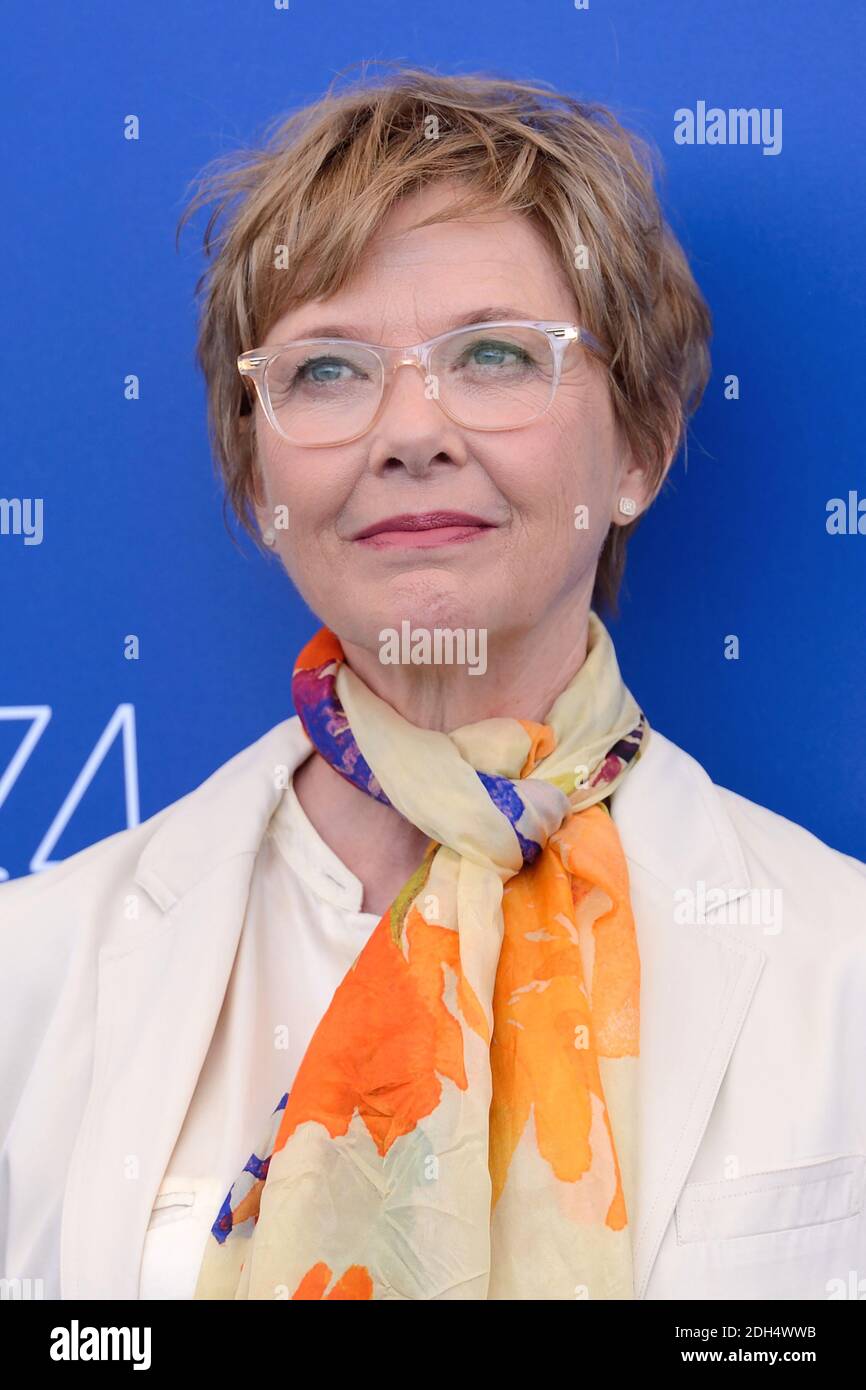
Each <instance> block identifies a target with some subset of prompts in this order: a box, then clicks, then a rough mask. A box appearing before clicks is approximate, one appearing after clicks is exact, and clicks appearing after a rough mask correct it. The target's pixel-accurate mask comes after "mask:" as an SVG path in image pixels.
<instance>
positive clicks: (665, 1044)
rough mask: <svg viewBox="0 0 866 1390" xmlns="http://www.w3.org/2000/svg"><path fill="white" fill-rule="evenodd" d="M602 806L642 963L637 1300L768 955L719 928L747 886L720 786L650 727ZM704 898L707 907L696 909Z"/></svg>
mask: <svg viewBox="0 0 866 1390" xmlns="http://www.w3.org/2000/svg"><path fill="white" fill-rule="evenodd" d="M611 812H612V815H613V819H614V821H615V822H616V824H617V828H618V830H619V833H620V839H621V842H622V845H623V850H624V852H625V855H626V858H627V860H628V865H629V877H630V884H631V901H632V908H633V912H634V916H635V923H636V928H637V934H638V947H639V952H640V960H641V1017H640V1058H639V1064H638V1096H639V1100H638V1133H637V1148H636V1175H635V1182H634V1199H633V1213H632V1225H633V1242H634V1243H633V1261H634V1280H635V1297H636V1298H643V1297H644V1296H645V1294H646V1290H647V1284H648V1282H649V1278H650V1275H651V1273H652V1268H653V1264H654V1262H655V1259H656V1256H657V1254H658V1250H659V1246H660V1244H661V1241H662V1238H663V1236H664V1233H665V1230H666V1228H667V1226H668V1223H669V1221H670V1219H671V1216H672V1215H673V1212H674V1208H675V1206H676V1203H677V1200H678V1198H679V1195H680V1192H681V1191H682V1188H683V1185H684V1184H685V1181H686V1178H687V1176H688V1173H689V1169H690V1168H691V1166H692V1163H693V1161H694V1158H695V1155H696V1153H697V1150H698V1147H699V1145H700V1143H701V1139H702V1138H703V1135H704V1132H705V1130H706V1127H707V1123H708V1121H709V1118H710V1115H711V1113H712V1109H713V1105H714V1104H715V1100H716V1096H717V1095H718V1092H719V1087H720V1086H721V1083H722V1079H723V1077H724V1074H725V1070H726V1067H727V1065H728V1061H729V1059H730V1056H731V1053H732V1051H733V1048H734V1045H735V1043H736V1041H737V1038H738V1036H739V1034H740V1030H741V1029H742V1027H743V1024H744V1022H745V1019H746V1015H747V1012H748V1009H749V1005H750V1003H751V1000H752V996H753V993H754V990H755V986H756V985H757V982H758V977H759V975H760V973H761V970H762V968H763V965H764V961H765V959H766V956H765V953H764V952H763V951H762V950H760V948H759V947H757V946H753V945H750V944H748V943H747V942H745V941H744V940H743V939H742V937H738V936H737V935H735V934H734V933H732V932H730V931H729V930H727V929H726V927H725V926H723V925H718V917H719V913H720V911H721V908H722V906H723V905H726V904H727V903H729V902H733V901H735V900H737V899H738V898H741V897H742V896H743V895H744V894H745V893H747V892H748V891H749V888H750V881H749V874H748V869H747V866H746V863H745V859H744V857H743V852H742V848H741V846H740V843H739V840H738V838H737V836H736V834H735V832H734V829H733V827H732V826H731V824H730V821H729V819H728V817H727V814H726V812H725V810H724V807H723V805H722V802H721V799H720V797H719V795H718V792H717V790H716V788H715V787H714V786H713V784H712V782H711V780H710V778H709V777H708V775H707V773H706V772H705V771H704V769H703V768H702V767H700V765H699V764H698V763H696V762H695V761H694V759H693V758H691V757H689V755H688V754H687V753H685V752H684V751H683V750H682V749H680V748H678V747H677V746H676V745H675V744H673V743H671V742H670V741H669V740H668V739H666V738H664V736H663V735H661V734H659V733H658V732H656V731H655V730H653V731H652V733H651V736H650V742H649V744H648V747H647V751H646V754H645V755H644V756H642V758H641V760H640V762H639V763H638V764H637V765H636V766H635V768H634V769H633V771H632V773H631V774H630V775H629V777H627V778H625V780H624V782H623V783H622V784H621V786H620V788H619V789H618V790H617V791H616V792H615V793H614V796H613V797H612V799H611ZM686 893H688V894H693V895H694V899H695V903H696V912H695V914H694V915H695V917H696V918H697V920H695V921H691V922H689V921H686V922H684V921H682V920H681V918H682V916H683V915H684V914H683V912H682V910H681V907H682V904H683V901H684V899H683V895H684V894H686ZM704 894H705V895H706V901H707V902H708V903H709V902H712V903H713V904H714V910H713V911H709V910H707V911H706V913H705V914H704V913H703V912H702V903H703V901H704V896H703V895H704ZM678 905H679V910H678ZM678 918H679V919H680V920H678ZM702 918H703V920H702ZM720 1176H722V1175H721V1174H720Z"/></svg>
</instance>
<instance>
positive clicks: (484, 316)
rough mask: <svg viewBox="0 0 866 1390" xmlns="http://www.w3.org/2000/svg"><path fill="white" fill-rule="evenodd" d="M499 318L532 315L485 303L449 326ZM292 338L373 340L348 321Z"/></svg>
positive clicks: (307, 330) (320, 326)
mask: <svg viewBox="0 0 866 1390" xmlns="http://www.w3.org/2000/svg"><path fill="white" fill-rule="evenodd" d="M500 319H531V320H533V322H534V315H532V314H530V313H528V312H527V311H526V310H525V309H515V308H514V306H513V305H510V304H485V305H482V307H481V308H479V309H468V310H467V311H466V313H465V314H458V315H457V316H456V317H453V318H451V319H450V320H449V327H451V328H467V327H468V326H469V325H470V324H473V323H494V322H496V321H497V320H500ZM442 332H443V333H447V332H448V329H447V328H443V329H442ZM431 336H435V334H431ZM293 338H294V339H300V338H354V339H356V340H358V341H360V342H365V343H369V342H372V341H373V340H372V339H371V338H368V337H367V335H366V334H365V333H361V332H360V331H359V330H358V328H357V327H355V325H353V324H348V323H314V324H311V325H310V327H309V328H305V329H304V330H303V332H301V333H297V332H296V333H295V334H294V335H293ZM293 338H289V339H286V341H287V342H291V341H292V340H293Z"/></svg>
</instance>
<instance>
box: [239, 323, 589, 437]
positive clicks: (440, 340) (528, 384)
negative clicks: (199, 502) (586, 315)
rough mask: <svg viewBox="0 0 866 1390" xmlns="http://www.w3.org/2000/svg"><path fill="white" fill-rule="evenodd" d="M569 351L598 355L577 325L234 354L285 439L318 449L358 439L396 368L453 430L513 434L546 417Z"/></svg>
mask: <svg viewBox="0 0 866 1390" xmlns="http://www.w3.org/2000/svg"><path fill="white" fill-rule="evenodd" d="M571 344H580V345H581V346H583V347H586V348H588V349H589V350H590V351H591V352H593V353H595V354H597V355H599V356H604V351H603V349H602V346H601V344H600V343H599V341H598V339H597V338H594V337H593V335H592V334H591V333H589V332H587V330H586V329H584V328H580V327H578V325H577V324H574V323H551V322H547V321H542V322H529V321H524V320H519V321H505V322H499V323H475V324H472V325H470V326H469V327H467V328H456V329H452V330H451V331H450V332H448V333H440V334H439V335H438V337H436V338H430V339H428V340H427V342H426V343H416V344H415V345H414V347H382V346H380V345H379V344H376V343H362V342H357V341H356V340H354V339H351V338H303V339H298V340H296V341H295V342H291V343H283V344H281V345H279V346H277V347H269V348H261V349H250V350H249V351H247V352H243V353H241V355H240V356H239V357H238V371H239V372H240V373H241V375H242V376H243V377H244V379H245V381H246V382H247V389H248V390H249V389H250V384H252V385H254V386H255V390H256V392H257V393H258V398H259V401H260V402H261V405H262V409H263V410H264V412H265V415H266V416H267V418H268V421H269V423H270V424H271V425H272V426H273V428H274V429H275V430H276V431H277V433H278V434H280V435H282V437H283V439H286V440H287V441H288V442H289V443H290V444H297V445H303V446H305V447H307V448H319V447H325V446H328V445H333V444H348V443H350V442H351V441H352V440H353V439H357V438H359V436H360V435H362V434H365V433H366V431H367V430H368V429H370V427H371V425H373V424H374V422H375V420H376V419H377V417H378V415H379V412H380V411H381V409H382V406H383V403H384V401H385V399H386V396H387V393H388V390H389V389H390V386H391V383H392V382H393V380H394V376H395V374H396V372H397V369H398V368H399V367H403V366H411V367H417V368H418V369H419V370H420V371H421V372H422V373H423V375H424V382H425V394H426V395H427V397H428V399H431V400H435V401H436V402H437V403H438V404H439V406H440V407H441V409H442V410H443V411H444V412H445V414H446V415H447V416H448V417H449V418H450V419H451V420H453V421H454V422H455V423H456V424H458V425H462V426H463V427H464V428H466V429H472V430H513V429H520V428H521V427H522V426H523V425H529V424H531V423H532V421H533V420H537V419H538V417H539V416H540V415H544V413H545V412H546V411H547V410H549V409H550V406H551V403H552V401H553V398H554V396H555V394H556V388H557V386H558V385H559V382H560V378H561V376H562V371H563V361H564V357H565V353H566V350H567V349H568V347H569V346H570V345H571Z"/></svg>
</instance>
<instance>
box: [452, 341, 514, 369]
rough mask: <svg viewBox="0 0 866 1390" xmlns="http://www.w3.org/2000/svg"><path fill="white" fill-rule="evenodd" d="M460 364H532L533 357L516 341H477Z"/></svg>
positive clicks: (496, 365) (474, 365)
mask: <svg viewBox="0 0 866 1390" xmlns="http://www.w3.org/2000/svg"><path fill="white" fill-rule="evenodd" d="M460 365H461V366H465V365H471V366H473V367H476V366H477V367H512V366H532V358H531V357H530V355H529V353H528V352H526V351H525V350H524V349H523V348H521V347H518V346H517V345H516V344H514V343H500V342H494V341H489V342H483V343H475V344H474V345H473V346H472V347H471V348H468V349H467V352H466V354H465V355H464V358H463V361H462V362H461V364H460Z"/></svg>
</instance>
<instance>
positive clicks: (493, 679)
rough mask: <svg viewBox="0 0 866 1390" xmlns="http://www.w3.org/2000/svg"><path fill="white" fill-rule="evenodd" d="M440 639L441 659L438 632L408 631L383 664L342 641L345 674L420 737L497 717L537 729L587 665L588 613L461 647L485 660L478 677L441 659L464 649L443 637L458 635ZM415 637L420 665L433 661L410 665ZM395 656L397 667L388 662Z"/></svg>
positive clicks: (467, 667)
mask: <svg viewBox="0 0 866 1390" xmlns="http://www.w3.org/2000/svg"><path fill="white" fill-rule="evenodd" d="M439 631H440V637H439V639H438V641H439V644H440V645H439V649H438V652H437V649H436V646H435V640H434V639H435V634H436V629H427V630H426V631H425V630H423V629H422V630H421V633H422V636H421V637H418V636H417V634H418V632H419V629H418V628H414V627H410V624H409V623H406V624H405V625H404V627H403V630H402V631H400V632H398V634H397V640H396V641H395V642H394V643H393V644H392V645H391V646H390V647H384V648H383V651H382V655H381V656H380V653H378V652H371V651H370V650H369V648H366V647H359V646H355V645H354V644H353V643H351V642H345V641H344V642H343V651H344V653H345V656H346V660H347V662H348V664H349V666H350V667H351V668H352V670H353V671H354V673H355V674H356V675H357V676H359V677H360V679H361V680H362V681H364V683H365V684H366V685H367V687H368V688H369V689H370V690H372V691H373V694H374V695H378V696H379V698H380V699H381V700H385V701H386V703H387V704H389V705H390V706H391V707H392V709H395V710H396V711H397V713H398V714H401V715H402V716H403V718H404V719H407V720H408V721H409V723H410V724H414V725H416V727H418V728H420V729H436V730H439V731H440V732H443V733H451V732H452V730H454V729H459V728H461V727H462V726H463V725H465V724H476V723H478V722H479V721H480V720H483V719H494V718H502V717H505V718H514V719H533V720H536V721H538V722H539V723H540V722H542V721H543V719H544V716H545V715H546V713H547V711H548V710H549V709H550V707H551V705H552V704H553V702H554V700H555V699H556V697H557V696H558V695H559V694H560V692H561V691H562V690H564V689H565V687H566V686H567V685H568V683H569V681H570V680H572V679H573V677H574V676H575V675H576V673H577V672H578V670H579V669H580V667H581V666H582V665H583V662H584V660H585V659H586V649H587V639H588V632H589V613H588V610H587V611H584V612H582V613H581V612H580V611H579V610H578V611H574V610H573V611H571V612H569V613H568V614H567V615H563V616H562V618H560V619H559V620H558V621H554V622H552V623H551V622H550V621H548V622H547V623H545V625H544V629H543V630H542V628H541V627H539V628H536V629H534V630H533V631H531V632H526V633H522V634H520V636H519V637H516V638H512V639H511V640H505V639H504V638H503V637H502V636H501V635H499V634H497V636H496V637H495V638H493V639H491V640H488V641H487V643H486V646H485V644H484V643H483V642H480V643H476V644H475V646H474V647H473V646H471V644H469V643H468V642H467V643H465V646H464V650H465V651H466V652H470V653H471V655H472V656H473V657H477V656H478V654H479V651H480V652H483V655H484V657H485V666H484V669H483V670H482V669H481V666H480V665H476V666H475V667H474V668H473V666H472V665H469V664H451V663H449V662H448V661H446V660H444V659H442V658H443V657H444V656H445V654H446V653H447V652H449V650H450V651H451V652H452V653H453V654H456V655H459V653H460V650H461V648H460V646H459V644H458V642H457V641H456V640H455V639H454V638H449V637H448V636H447V633H448V632H449V631H453V632H459V630H458V629H453V630H450V629H440V630H439ZM464 631H465V630H464ZM413 633H415V634H416V637H415V643H416V650H418V648H419V647H420V648H421V650H420V655H421V656H422V658H423V657H427V656H428V655H432V658H433V659H432V660H431V661H430V662H429V664H428V663H426V662H425V663H424V664H414V663H412V662H411V661H409V660H408V657H409V655H410V653H411V651H412V646H413V639H412V634H413ZM425 647H426V650H425V649H424V648H425ZM437 655H438V656H439V660H437V659H436V657H437ZM393 656H396V657H397V661H396V662H393V661H391V660H389V659H388V658H389V657H393ZM383 657H384V658H385V659H383Z"/></svg>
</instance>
